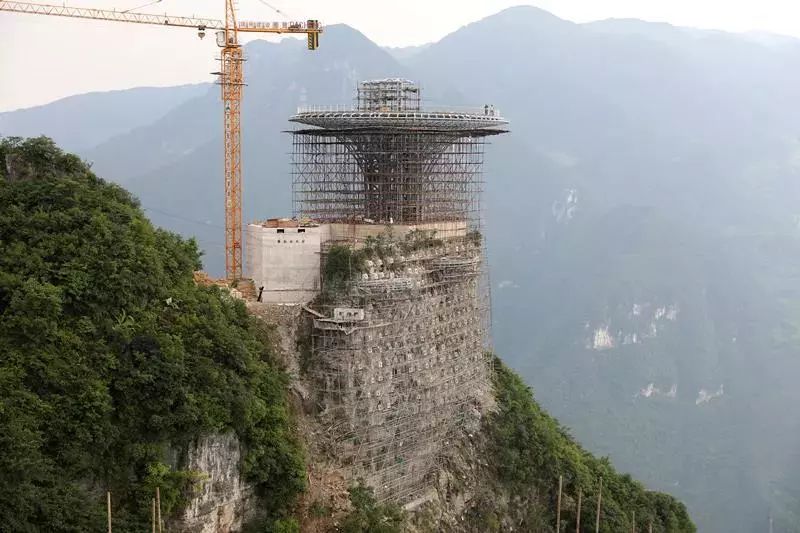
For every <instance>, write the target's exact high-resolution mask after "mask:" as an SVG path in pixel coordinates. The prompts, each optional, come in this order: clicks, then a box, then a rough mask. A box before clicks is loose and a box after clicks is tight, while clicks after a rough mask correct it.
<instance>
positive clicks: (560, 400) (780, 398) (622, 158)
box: [4, 7, 800, 533]
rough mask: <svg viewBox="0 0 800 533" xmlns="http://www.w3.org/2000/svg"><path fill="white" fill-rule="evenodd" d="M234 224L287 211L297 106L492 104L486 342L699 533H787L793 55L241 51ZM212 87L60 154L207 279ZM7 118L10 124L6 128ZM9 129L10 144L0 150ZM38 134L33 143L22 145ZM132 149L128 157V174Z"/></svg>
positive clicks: (585, 437)
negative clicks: (188, 255) (375, 92)
mask: <svg viewBox="0 0 800 533" xmlns="http://www.w3.org/2000/svg"><path fill="white" fill-rule="evenodd" d="M247 53H248V56H249V61H248V64H247V67H248V83H249V85H248V87H247V90H246V100H245V116H244V121H243V123H244V133H243V135H244V139H245V145H244V149H243V153H244V180H245V183H244V190H245V194H246V197H245V200H244V202H245V219H248V220H249V219H254V218H263V217H266V216H276V215H282V214H288V213H290V212H291V205H290V174H289V171H290V166H289V160H288V156H287V155H286V154H287V152H288V151H289V150H290V140H289V138H288V136H287V135H285V134H283V133H281V131H280V130H282V129H286V128H288V127H289V124H288V123H287V122H286V118H287V117H288V116H289V115H290V114H291V113H292V112H293V111H294V108H295V106H296V105H298V104H302V103H310V104H316V103H319V104H334V103H348V102H350V101H351V99H352V97H353V90H354V87H355V84H356V83H357V81H358V80H361V79H366V78H373V77H383V76H405V77H410V78H413V79H416V80H419V81H420V82H421V84H422V86H423V96H424V97H425V98H426V100H427V101H428V102H429V103H430V104H431V106H435V105H436V104H440V103H441V104H451V105H468V104H474V105H483V104H484V103H492V104H494V105H495V106H496V107H497V108H498V109H499V110H500V111H501V113H502V114H503V115H504V116H506V117H507V118H509V119H510V120H511V129H512V134H511V135H509V136H507V138H504V139H503V140H502V141H498V142H496V143H495V145H493V146H491V147H490V148H489V150H490V151H491V157H488V158H487V169H486V170H487V172H486V177H487V184H486V189H487V196H486V198H487V203H486V218H487V229H486V235H487V244H488V247H489V257H490V262H491V268H492V279H493V287H494V294H493V300H492V301H493V305H494V312H493V319H494V335H493V337H494V341H495V345H496V347H497V348H498V351H499V352H500V353H504V354H508V355H509V356H510V357H512V359H510V360H509V362H510V363H511V365H512V366H514V367H515V368H517V369H519V370H521V371H522V373H523V375H524V377H525V378H526V379H527V381H528V383H530V384H532V385H533V386H534V388H535V390H536V392H537V394H538V397H539V399H540V400H541V401H542V403H543V404H544V406H545V407H547V408H548V409H549V410H550V411H551V412H552V413H553V414H555V415H556V416H557V417H558V418H559V419H560V420H561V421H562V422H564V423H565V424H566V425H567V426H568V427H570V428H571V430H572V432H573V433H574V434H575V435H576V436H577V437H578V439H579V440H580V441H581V442H583V443H584V444H585V445H586V446H587V448H589V449H590V450H592V451H595V452H598V453H601V454H608V455H609V456H610V457H611V458H612V459H613V460H614V461H615V463H617V464H618V465H620V466H621V467H622V469H623V470H627V471H630V472H631V473H632V474H633V475H635V476H636V477H638V478H640V479H642V480H643V481H645V483H646V484H647V485H648V486H652V487H654V488H658V489H662V490H666V491H668V492H670V493H672V494H674V495H676V496H678V497H680V498H681V499H683V500H685V501H686V502H687V504H688V505H689V508H690V511H691V514H692V516H693V517H695V518H696V520H697V521H698V524H699V526H700V530H701V531H708V532H725V533H745V532H747V533H749V532H751V531H756V530H762V529H764V528H766V525H767V524H768V517H769V515H770V514H771V515H772V516H773V517H774V519H775V531H777V532H784V531H786V532H797V531H800V525H799V524H800V516H799V515H800V491H798V490H797V487H800V456H798V455H797V450H798V449H800V419H798V417H796V416H794V415H793V414H792V409H793V406H796V405H798V403H800V388H798V387H797V386H796V382H797V379H798V378H797V376H800V358H798V355H797V354H798V353H800V351H799V350H798V348H800V346H798V342H799V341H800V330H798V327H800V318H799V317H800V305H798V293H799V292H800V269H799V268H798V266H797V265H800V240H798V238H800V226H799V224H800V207H798V205H797V198H798V192H800V181H798V177H799V176H798V171H799V170H800V143H799V142H798V138H799V137H798V124H800V108H799V107H798V106H797V105H796V95H797V94H800V74H798V73H800V69H798V68H797V67H798V66H800V43H798V41H795V40H791V39H764V38H755V37H753V36H750V35H734V34H728V33H723V32H712V31H700V30H687V29H683V28H676V27H673V26H669V25H665V24H650V23H645V22H641V21H630V20H613V21H603V22H598V23H591V24H573V23H571V22H567V21H564V20H560V19H558V18H556V17H554V16H552V15H550V14H548V13H546V12H543V11H541V10H538V9H535V8H522V7H520V8H514V9H510V10H506V11H504V12H501V13H499V14H497V15H495V16H493V17H489V18H487V19H485V20H482V21H479V22H476V23H474V24H471V25H469V26H466V27H464V28H462V29H460V30H459V31H457V32H455V33H453V34H451V35H449V36H447V37H445V38H444V39H442V40H441V41H440V42H437V43H434V44H432V45H430V46H427V47H425V48H423V49H420V50H416V51H414V53H413V54H410V55H409V54H399V55H396V57H400V58H401V59H402V61H403V63H400V62H398V59H396V58H395V57H392V55H390V54H389V53H387V52H386V51H385V50H383V49H381V48H380V47H378V46H377V45H375V44H374V43H371V42H370V41H369V40H367V39H366V38H365V37H364V36H363V35H361V34H360V33H358V32H356V31H355V30H352V29H351V28H348V27H346V26H333V27H330V28H327V29H326V33H325V34H324V35H323V36H322V42H321V48H320V50H319V51H318V52H315V53H313V54H312V53H309V52H307V51H306V50H304V48H303V44H302V43H300V42H297V41H292V40H287V41H284V42H282V43H280V44H269V43H264V42H254V43H251V44H250V45H249V46H248V49H247ZM219 105H220V104H219V101H218V94H217V91H216V90H214V89H210V90H209V92H208V93H207V94H205V95H203V96H200V97H197V98H194V99H191V100H187V101H184V102H183V103H182V104H180V105H178V106H177V107H175V108H173V109H172V110H171V111H169V112H167V113H166V114H165V115H164V116H163V117H161V118H160V119H158V120H155V121H154V122H152V123H151V124H149V125H146V126H143V127H140V128H137V129H135V130H133V131H131V132H129V133H127V134H123V135H119V136H117V137H115V138H113V139H108V140H107V141H106V142H103V143H99V145H98V146H97V147H96V148H94V149H90V150H83V151H82V152H81V154H82V155H83V156H85V157H86V158H87V159H89V160H91V161H94V162H95V167H94V168H95V169H96V170H98V172H100V173H102V174H103V175H105V176H108V177H109V178H112V179H115V180H117V181H119V182H120V183H123V184H124V185H125V186H126V187H127V188H129V189H130V190H131V191H133V192H134V193H135V194H137V195H138V196H139V197H140V198H141V199H142V204H143V206H144V207H145V208H149V209H150V211H149V213H148V214H149V215H150V216H151V218H152V219H153V220H155V221H156V222H157V223H159V224H161V225H164V226H166V227H169V228H171V229H174V230H177V231H180V232H183V233H185V234H188V235H198V238H199V240H200V245H201V247H202V248H203V249H204V250H205V252H206V255H205V257H204V261H205V264H206V266H207V268H209V269H210V270H212V271H215V272H217V273H218V272H220V270H221V265H222V254H221V247H222V244H221V243H222V240H223V237H222V230H221V226H222V224H223V222H222V201H221V200H222V183H221V172H220V170H221V167H222V162H221V141H220V138H219V132H220V131H221V124H220V112H219ZM12 115H13V114H12ZM4 133H7V134H14V133H16V132H15V131H11V130H9V131H4ZM43 133H47V132H46V131H44V132H43ZM141 154H148V156H147V157H146V158H143V157H141Z"/></svg>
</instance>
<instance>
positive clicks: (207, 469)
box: [170, 433, 257, 533]
mask: <svg viewBox="0 0 800 533" xmlns="http://www.w3.org/2000/svg"><path fill="white" fill-rule="evenodd" d="M241 456H242V451H241V446H240V444H239V439H238V438H237V437H236V435H235V434H234V433H225V434H215V435H209V436H206V437H204V438H202V439H200V440H199V441H197V442H196V443H194V444H193V445H192V446H191V447H190V448H189V450H188V452H187V456H186V463H187V464H186V469H187V470H191V471H194V472H198V473H199V474H200V475H201V476H202V477H203V478H204V479H203V482H202V485H201V486H200V488H199V489H198V492H197V493H196V494H195V497H194V498H192V499H191V500H190V502H189V504H188V505H187V506H186V508H185V509H184V511H183V513H182V514H181V515H180V517H179V518H178V519H177V520H176V521H175V523H174V524H172V527H170V530H172V531H181V532H185V533H232V532H235V531H241V530H242V527H243V524H244V523H245V522H246V521H247V520H248V519H250V518H251V517H252V516H254V515H255V514H256V513H257V505H256V498H255V495H254V493H253V489H252V487H250V486H249V485H248V484H247V483H245V482H244V480H243V479H242V477H241V474H240V471H239V467H240V459H241Z"/></svg>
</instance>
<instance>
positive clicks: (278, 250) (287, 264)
mask: <svg viewBox="0 0 800 533" xmlns="http://www.w3.org/2000/svg"><path fill="white" fill-rule="evenodd" d="M245 251H246V254H247V255H246V260H245V267H246V269H245V274H246V275H247V276H248V277H251V278H252V279H253V281H254V282H255V286H256V291H258V289H259V287H262V286H263V287H264V293H263V295H262V301H264V302H270V303H298V302H306V301H308V300H311V299H312V298H314V296H315V295H316V294H317V293H318V292H319V290H320V279H319V278H320V228H319V227H297V228H266V227H264V226H262V225H260V224H249V225H248V226H247V230H246V232H245Z"/></svg>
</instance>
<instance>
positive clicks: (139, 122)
mask: <svg viewBox="0 0 800 533" xmlns="http://www.w3.org/2000/svg"><path fill="white" fill-rule="evenodd" d="M207 90H208V85H206V84H195V85H183V86H180V87H137V88H135V89H126V90H121V91H109V92H97V93H87V94H80V95H76V96H69V97H67V98H62V99H60V100H56V101H55V102H52V103H49V104H45V105H41V106H37V107H31V108H28V109H20V110H17V111H8V112H5V113H0V135H4V136H10V135H16V136H20V137H34V136H37V135H43V134H46V135H47V136H49V137H51V138H52V139H53V140H55V141H56V142H57V143H59V144H60V145H62V146H63V147H64V148H65V149H68V150H74V151H82V150H86V149H88V148H92V147H93V146H95V145H97V144H99V143H101V142H103V141H105V140H107V139H108V138H110V137H112V136H114V135H119V134H122V133H125V132H127V131H129V130H131V129H133V128H138V127H140V126H144V125H146V124H150V123H151V122H153V121H155V120H157V119H158V118H160V117H161V116H163V115H164V114H165V113H166V112H168V111H169V110H170V109H172V108H174V107H175V106H176V105H179V104H181V103H182V102H185V101H186V100H190V99H192V98H195V97H197V96H199V95H201V94H203V93H205V92H206V91H207Z"/></svg>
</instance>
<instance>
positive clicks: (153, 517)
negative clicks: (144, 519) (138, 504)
mask: <svg viewBox="0 0 800 533" xmlns="http://www.w3.org/2000/svg"><path fill="white" fill-rule="evenodd" d="M150 503H151V507H152V509H151V513H150V521H151V522H152V524H153V533H156V499H155V498H152V499H151V500H150Z"/></svg>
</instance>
